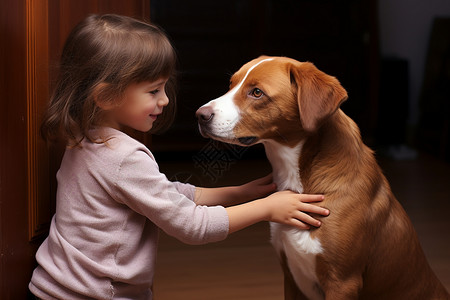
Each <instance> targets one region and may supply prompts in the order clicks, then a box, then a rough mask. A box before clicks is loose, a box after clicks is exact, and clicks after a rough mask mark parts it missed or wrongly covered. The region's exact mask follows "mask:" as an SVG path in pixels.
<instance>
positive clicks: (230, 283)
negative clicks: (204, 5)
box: [154, 154, 450, 300]
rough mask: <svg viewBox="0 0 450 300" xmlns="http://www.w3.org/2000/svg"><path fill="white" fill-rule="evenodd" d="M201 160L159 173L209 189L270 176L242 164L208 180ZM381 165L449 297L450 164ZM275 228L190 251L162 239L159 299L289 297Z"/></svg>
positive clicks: (257, 165)
mask: <svg viewBox="0 0 450 300" xmlns="http://www.w3.org/2000/svg"><path fill="white" fill-rule="evenodd" d="M194 161H195V159H192V160H185V161H163V162H160V167H161V171H162V172H164V173H166V174H167V176H168V177H169V178H171V179H179V180H183V179H185V178H187V177H189V178H190V181H191V182H193V183H194V184H196V185H202V186H219V185H220V186H222V185H232V184H240V183H243V182H246V181H249V180H251V179H254V178H257V177H259V176H263V175H265V174H267V173H269V172H270V166H269V165H268V164H267V162H266V161H265V160H258V159H236V160H235V161H232V162H231V163H228V164H227V165H226V166H222V168H219V169H217V170H216V173H215V174H211V173H209V174H205V172H204V171H208V170H206V169H205V167H204V166H203V167H202V166H198V165H196V164H195V162H194ZM380 164H381V166H382V168H383V170H384V171H385V174H386V176H387V178H388V180H389V181H390V183H391V187H392V189H393V191H394V194H395V195H396V196H397V199H398V200H399V201H400V202H401V203H402V205H403V207H404V208H405V210H406V211H407V213H408V214H409V216H410V217H411V219H412V221H413V223H414V226H415V228H416V230H417V232H418V235H419V238H420V241H421V243H422V246H423V249H424V251H425V254H426V255H427V258H428V260H429V262H430V265H431V266H432V268H433V269H434V271H435V272H436V274H437V276H438V277H439V278H440V279H441V281H442V282H443V284H444V285H445V286H446V288H447V290H449V291H450V164H449V163H445V162H442V161H439V160H436V159H434V158H432V157H430V156H427V155H423V154H422V155H420V156H419V159H417V160H414V161H392V160H388V159H380ZM209 171H210V170H209ZM211 175H212V176H211ZM268 229H269V226H268V224H266V223H260V224H257V225H254V226H252V227H250V228H247V229H245V230H242V231H240V232H237V233H234V234H232V235H230V237H228V239H227V240H226V241H223V242H220V243H216V244H210V245H204V246H188V245H184V244H182V243H180V242H178V241H177V240H175V239H173V238H171V237H168V236H166V235H164V234H163V235H162V237H161V241H160V246H159V252H158V262H157V269H156V278H155V283H154V292H155V299H156V300H177V299H180V300H181V299H183V300H190V299H195V300H202V299H205V300H206V299H207V300H211V299H214V300H221V299H224V300H225V299H227V300H230V299H233V300H240V299H242V300H252V299H255V300H256V299H258V300H265V299H267V300H269V299H270V300H277V299H283V279H282V273H281V269H280V267H279V265H278V261H277V258H276V255H275V252H274V250H273V249H272V247H271V245H270V243H269V238H270V237H269V231H268ZM411 276H414V275H413V274H411Z"/></svg>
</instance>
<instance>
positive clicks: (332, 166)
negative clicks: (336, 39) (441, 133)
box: [196, 56, 450, 299]
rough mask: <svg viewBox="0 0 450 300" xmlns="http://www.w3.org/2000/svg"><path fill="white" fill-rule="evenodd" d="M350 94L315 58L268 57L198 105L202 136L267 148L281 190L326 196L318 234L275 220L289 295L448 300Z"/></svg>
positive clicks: (274, 235)
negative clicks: (349, 102)
mask: <svg viewBox="0 0 450 300" xmlns="http://www.w3.org/2000/svg"><path fill="white" fill-rule="evenodd" d="M346 99H347V93H346V91H345V90H344V88H343V87H342V86H341V85H340V83H339V81H338V80H337V79H336V78H334V77H332V76H329V75H327V74H325V73H323V72H321V71H319V70H318V69H317V68H316V67H315V66H314V65H313V64H311V63H308V62H305V63H302V62H298V61H296V60H293V59H289V58H284V57H266V56H264V57H259V58H257V59H255V60H252V61H250V62H249V63H247V64H245V65H244V66H243V67H242V68H241V69H240V70H239V71H238V72H236V73H235V74H234V75H233V76H232V78H231V83H230V90H229V91H228V92H227V93H226V94H225V95H223V96H222V97H220V98H217V99H215V100H212V101H210V102H209V103H207V104H205V105H204V106H202V107H201V108H199V109H198V111H197V113H196V115H197V118H198V122H199V128H200V131H201V133H202V134H203V136H205V137H210V138H213V139H216V140H220V141H223V142H227V143H234V144H238V145H242V146H250V145H253V144H256V143H262V144H264V147H265V150H266V154H267V157H268V159H269V161H270V163H271V165H272V169H273V178H274V181H275V182H276V184H277V185H278V189H279V190H285V189H289V190H293V191H296V192H299V193H308V194H324V195H325V200H324V201H323V202H322V203H321V205H322V206H324V207H327V208H328V209H329V210H330V211H331V214H330V216H328V217H326V218H322V219H321V221H322V226H321V227H320V228H318V229H315V230H299V229H294V228H290V227H287V226H284V225H280V224H275V223H272V224H271V235H272V243H273V245H274V247H275V249H276V251H277V253H278V254H279V256H280V260H281V262H282V265H283V269H284V273H285V298H286V299H357V298H360V299H449V298H450V296H449V294H448V292H447V291H446V289H445V288H444V287H443V285H442V284H441V283H440V282H439V280H438V279H437V277H436V276H435V274H434V273H433V271H432V270H431V268H430V266H429V265H428V263H427V260H426V258H425V255H424V253H423V251H422V249H421V247H420V244H419V241H418V238H417V235H416V233H415V231H414V228H413V226H412V224H411V221H410V220H409V218H408V216H407V215H406V213H405V211H404V210H403V208H402V207H401V205H400V204H399V202H397V200H396V199H395V197H394V196H393V194H392V192H391V189H390V187H389V184H388V182H387V181H386V178H385V177H384V175H383V173H382V171H381V170H380V168H379V166H378V164H377V162H376V160H375V158H374V155H373V152H372V151H371V150H370V149H369V148H368V147H367V146H365V145H364V144H363V142H362V140H361V137H360V132H359V129H358V127H357V125H356V124H355V123H354V122H353V121H352V120H351V119H350V118H349V117H347V116H346V115H345V114H344V113H343V112H342V110H341V109H340V108H339V106H340V104H341V103H342V102H343V101H345V100H346Z"/></svg>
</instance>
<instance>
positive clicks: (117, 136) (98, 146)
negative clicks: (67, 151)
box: [82, 127, 155, 161]
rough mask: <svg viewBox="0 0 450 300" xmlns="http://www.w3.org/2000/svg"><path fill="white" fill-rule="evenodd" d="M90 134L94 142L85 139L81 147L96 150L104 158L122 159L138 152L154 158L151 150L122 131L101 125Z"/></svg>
mask: <svg viewBox="0 0 450 300" xmlns="http://www.w3.org/2000/svg"><path fill="white" fill-rule="evenodd" d="M92 136H93V137H94V138H95V142H90V141H86V142H85V143H83V145H82V147H87V150H88V151H89V150H91V151H95V152H97V155H101V156H103V158H104V159H108V160H111V161H122V160H123V159H125V158H126V157H128V156H130V155H133V154H134V153H136V152H140V153H144V154H146V155H148V156H149V158H150V159H151V160H153V161H154V160H155V158H154V156H153V154H152V153H151V151H150V150H149V149H148V148H147V147H146V146H145V145H144V144H142V143H141V142H139V141H137V140H135V139H134V138H132V137H130V136H129V135H127V134H125V133H123V132H122V131H119V130H116V129H113V128H109V127H102V128H99V129H94V130H93V132H92Z"/></svg>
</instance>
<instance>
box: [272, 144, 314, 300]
mask: <svg viewBox="0 0 450 300" xmlns="http://www.w3.org/2000/svg"><path fill="white" fill-rule="evenodd" d="M264 146H265V149H266V154H267V157H268V159H269V161H270V163H271V165H272V168H273V177H274V181H275V183H276V184H277V186H278V189H279V190H285V189H290V190H292V191H296V192H299V193H302V192H303V186H302V184H301V181H300V176H299V166H298V160H299V157H300V152H301V148H302V144H301V143H300V144H298V145H297V146H295V147H294V148H289V147H286V146H282V145H279V144H275V143H273V142H265V143H264ZM270 229H271V237H272V244H273V246H274V248H275V250H276V251H277V253H278V254H281V253H284V254H285V255H286V260H287V265H288V267H289V270H290V271H291V273H292V276H293V277H294V280H295V282H296V284H297V286H298V287H299V288H300V290H301V291H302V293H303V294H304V295H305V296H306V297H308V299H323V293H322V292H321V288H320V285H319V282H318V280H317V275H316V255H317V254H319V253H322V252H323V249H322V246H321V244H320V241H319V240H318V239H313V238H312V237H311V235H310V231H309V230H299V229H296V228H293V227H289V226H285V225H281V224H278V223H271V224H270Z"/></svg>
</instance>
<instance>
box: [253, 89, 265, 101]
mask: <svg viewBox="0 0 450 300" xmlns="http://www.w3.org/2000/svg"><path fill="white" fill-rule="evenodd" d="M263 95H264V92H263V91H261V90H260V89H258V88H254V89H253V90H252V91H251V92H250V96H252V97H253V98H256V99H259V98H261V97H262V96H263Z"/></svg>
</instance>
